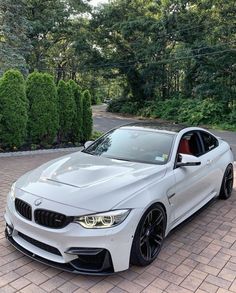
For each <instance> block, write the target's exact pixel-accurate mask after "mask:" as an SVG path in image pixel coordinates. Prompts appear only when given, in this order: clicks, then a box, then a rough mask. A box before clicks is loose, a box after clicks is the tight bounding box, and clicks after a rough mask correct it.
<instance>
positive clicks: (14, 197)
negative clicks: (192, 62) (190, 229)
mask: <svg viewBox="0 0 236 293" xmlns="http://www.w3.org/2000/svg"><path fill="white" fill-rule="evenodd" d="M232 188H233V155H232V152H231V149H230V146H229V145H228V143H227V142H225V141H223V140H222V139H220V138H218V137H216V136H214V135H213V134H212V133H210V132H209V131H207V130H205V129H202V128H198V127H182V126H179V125H166V126H165V127H163V126H161V125H159V124H158V123H142V122H141V123H134V124H130V125H126V126H121V127H119V128H116V129H113V130H111V131H109V132H108V133H106V134H104V135H103V136H101V137H100V138H98V139H97V140H96V141H94V142H87V143H86V144H85V148H84V149H83V150H82V151H79V152H76V153H73V154H69V155H65V156H63V157H61V158H58V159H55V160H53V161H50V162H48V163H46V164H44V165H42V166H40V167H39V168H37V169H35V170H33V171H30V172H28V173H26V174H25V175H23V176H22V177H21V178H20V179H18V180H17V181H16V182H15V183H14V184H13V185H12V188H11V191H10V192H9V195H8V200H7V207H6V213H5V221H6V230H5V233H6V237H7V238H8V239H9V241H10V242H11V243H12V244H13V246H15V247H16V248H17V249H18V250H20V251H21V252H23V253H25V254H26V255H28V256H30V257H32V258H34V259H36V260H38V261H41V262H43V263H46V264H49V265H51V266H54V267H57V268H61V269H64V270H66V271H71V272H79V273H82V274H110V273H114V272H119V271H123V270H126V269H128V268H129V265H130V264H136V265H141V266H144V265H148V264H150V263H151V262H152V261H153V260H155V258H156V257H157V255H158V253H159V252H160V249H161V247H162V244H163V240H164V238H165V237H166V236H167V234H168V233H169V232H170V231H171V230H172V229H173V228H174V227H176V226H177V225H178V224H180V223H181V222H183V221H184V220H185V219H186V218H188V217H189V216H191V215H193V214H194V213H195V212H196V211H197V210H199V209H200V208H202V207H203V206H204V205H205V204H206V203H207V202H209V201H210V200H211V199H213V198H215V197H219V198H221V199H227V198H229V197H230V195H231V193H232Z"/></svg>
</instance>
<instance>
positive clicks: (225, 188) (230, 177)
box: [219, 164, 234, 199]
mask: <svg viewBox="0 0 236 293" xmlns="http://www.w3.org/2000/svg"><path fill="white" fill-rule="evenodd" d="M233 185H234V168H233V165H232V164H229V165H228V166H227V168H226V170H225V173H224V176H223V180H222V184H221V188H220V195H219V198H220V199H228V198H229V197H230V196H231V194H232V191H233Z"/></svg>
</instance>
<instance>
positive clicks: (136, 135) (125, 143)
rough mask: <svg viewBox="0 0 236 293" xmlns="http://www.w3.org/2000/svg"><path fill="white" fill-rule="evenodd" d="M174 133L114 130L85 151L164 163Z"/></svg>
mask: <svg viewBox="0 0 236 293" xmlns="http://www.w3.org/2000/svg"><path fill="white" fill-rule="evenodd" d="M173 138H174V135H173V134H168V133H162V132H156V131H148V130H140V129H138V130H137V129H125V128H119V129H116V130H113V131H111V132H109V133H107V134H106V135H104V136H103V137H101V138H100V139H98V140H97V141H96V142H95V143H93V144H92V145H91V146H89V147H88V148H87V149H85V150H83V152H85V153H88V154H91V155H95V156H102V157H107V158H112V159H118V160H124V161H133V162H142V163H151V164H158V165H163V164H165V163H166V162H167V161H168V158H169V156H170V151H171V146H172V142H173Z"/></svg>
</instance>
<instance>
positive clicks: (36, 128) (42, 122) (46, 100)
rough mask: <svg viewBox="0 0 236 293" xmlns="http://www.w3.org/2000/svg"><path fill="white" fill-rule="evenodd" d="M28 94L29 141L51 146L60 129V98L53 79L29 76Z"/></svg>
mask: <svg viewBox="0 0 236 293" xmlns="http://www.w3.org/2000/svg"><path fill="white" fill-rule="evenodd" d="M26 92H27V97H28V99H29V104H30V109H29V121H28V131H29V140H30V141H31V142H32V143H37V144H42V145H44V144H51V143H52V142H53V141H54V140H55V138H56V134H57V131H58V127H59V117H58V98H57V90H56V85H55V83H54V81H53V77H52V76H51V75H49V74H46V73H38V72H34V73H31V74H30V75H29V76H28V79H27V82H26Z"/></svg>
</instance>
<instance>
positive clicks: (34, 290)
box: [20, 284, 46, 293]
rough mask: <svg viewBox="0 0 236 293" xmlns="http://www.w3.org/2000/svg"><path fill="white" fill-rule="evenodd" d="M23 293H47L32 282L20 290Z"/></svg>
mask: <svg viewBox="0 0 236 293" xmlns="http://www.w3.org/2000/svg"><path fill="white" fill-rule="evenodd" d="M20 292H21V293H46V291H44V290H43V289H41V288H39V287H38V286H37V285H35V284H30V285H28V286H26V287H25V288H23V289H21V290H20Z"/></svg>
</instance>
